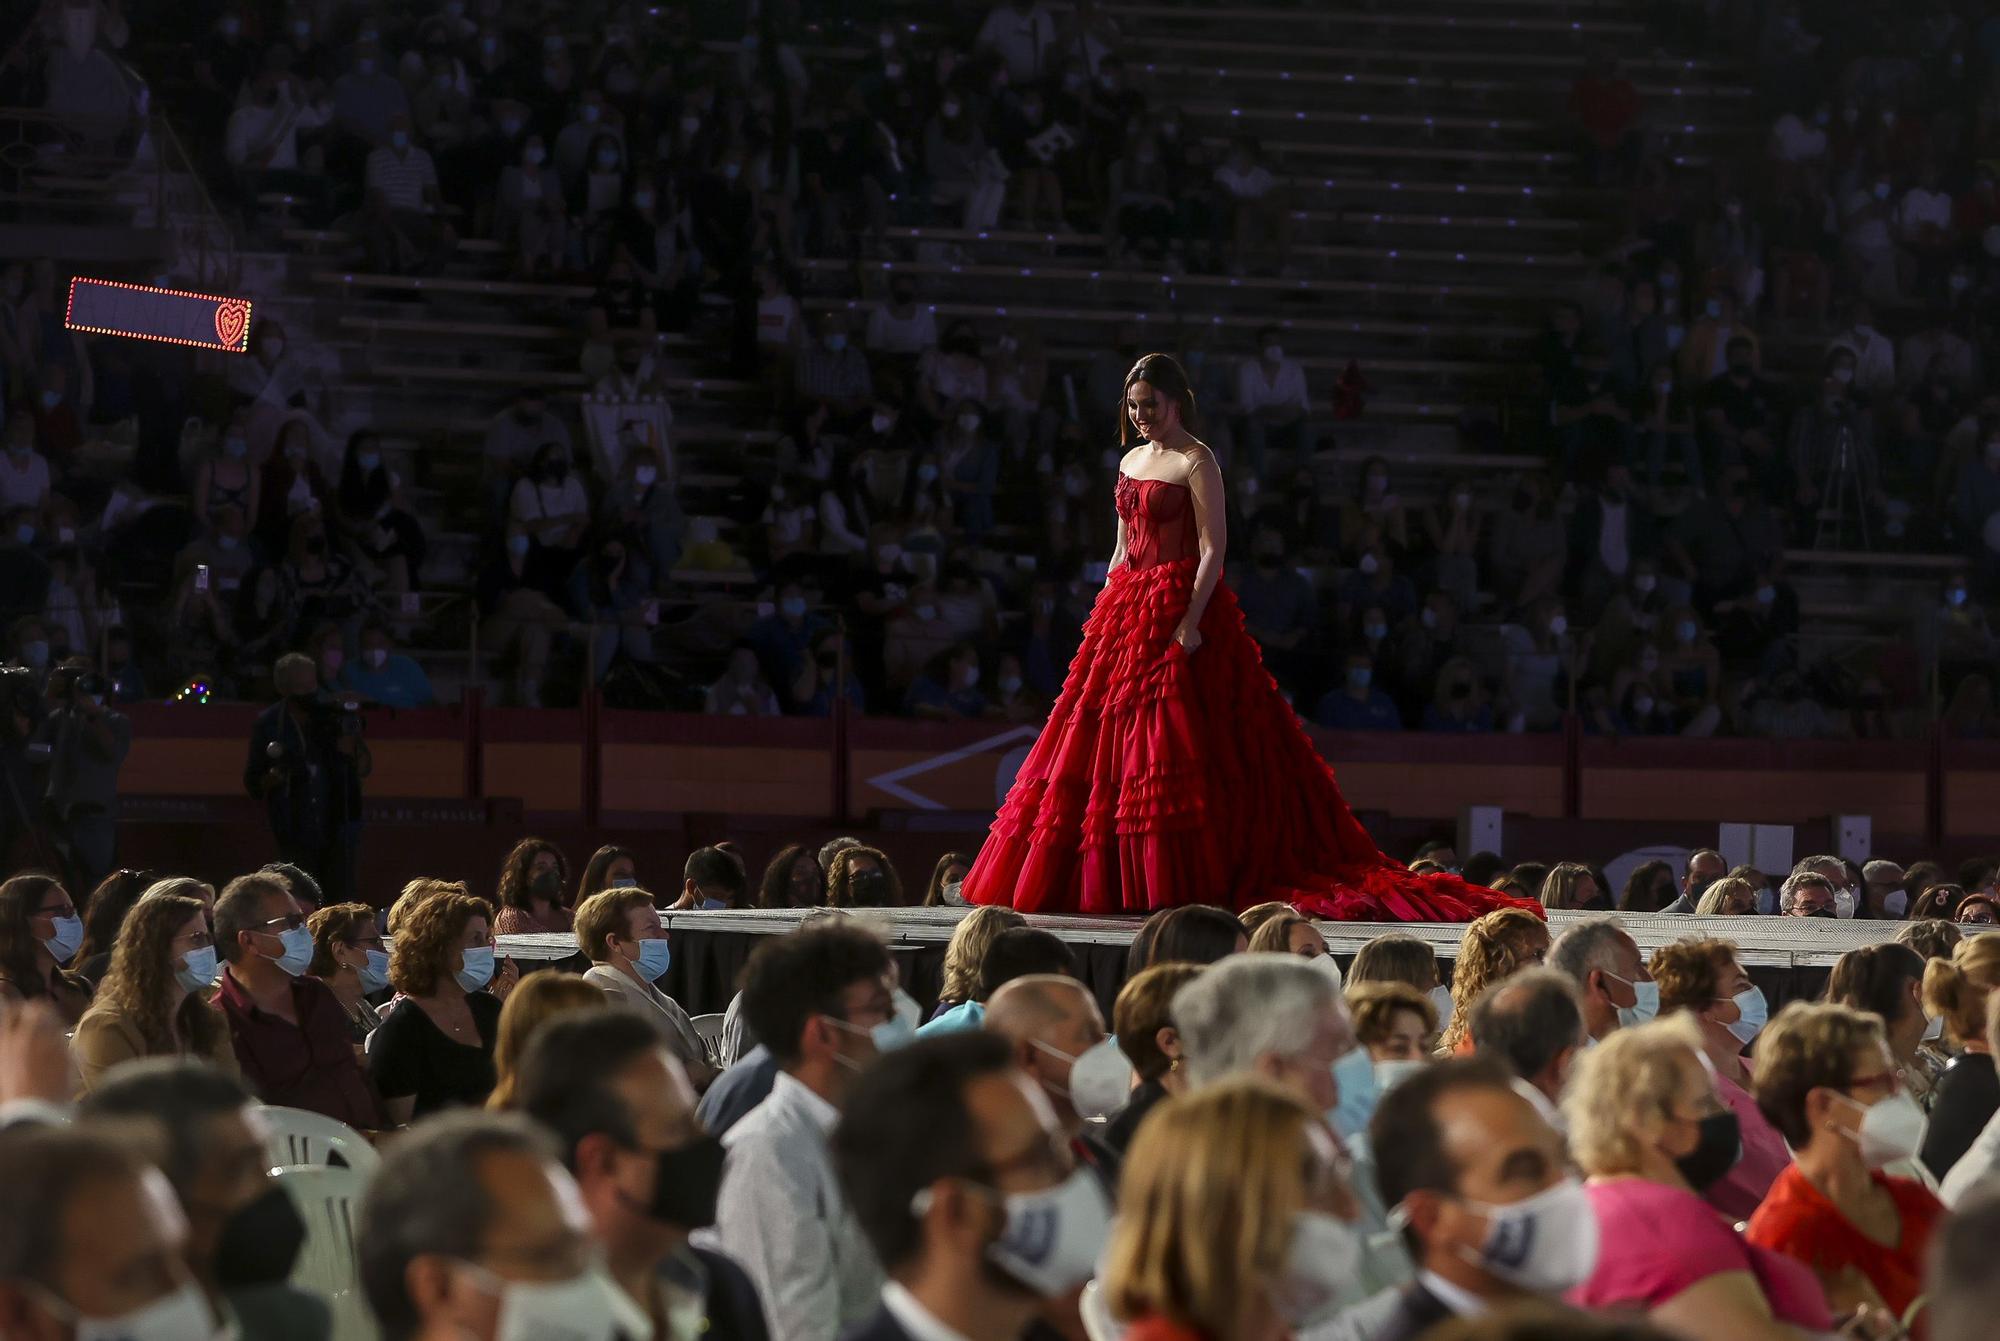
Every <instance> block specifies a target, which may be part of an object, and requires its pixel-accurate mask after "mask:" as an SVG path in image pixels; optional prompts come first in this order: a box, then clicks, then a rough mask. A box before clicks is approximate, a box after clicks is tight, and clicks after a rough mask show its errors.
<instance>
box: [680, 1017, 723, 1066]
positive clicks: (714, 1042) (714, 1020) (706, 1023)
mask: <svg viewBox="0 0 2000 1341" xmlns="http://www.w3.org/2000/svg"><path fill="white" fill-rule="evenodd" d="M728 1018H729V1017H728V1016H727V1015H696V1016H694V1017H693V1018H691V1019H690V1020H689V1021H688V1023H689V1024H691V1025H693V1026H694V1032H695V1036H696V1037H697V1038H699V1039H700V1040H701V1046H702V1047H703V1048H704V1049H705V1050H706V1051H707V1052H708V1060H709V1061H711V1062H713V1061H715V1060H716V1059H717V1058H719V1057H720V1056H721V1055H722V1025H723V1021H725V1020H727V1019H728Z"/></svg>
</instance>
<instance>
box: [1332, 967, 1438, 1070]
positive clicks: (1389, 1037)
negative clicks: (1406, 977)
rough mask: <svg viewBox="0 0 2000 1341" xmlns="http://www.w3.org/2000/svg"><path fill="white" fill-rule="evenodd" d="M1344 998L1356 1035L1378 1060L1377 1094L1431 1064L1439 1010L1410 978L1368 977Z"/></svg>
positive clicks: (1371, 1056) (1352, 987)
mask: <svg viewBox="0 0 2000 1341" xmlns="http://www.w3.org/2000/svg"><path fill="white" fill-rule="evenodd" d="M1346 997H1347V1011H1348V1014H1350V1015H1351V1016H1353V1017H1354V1037H1355V1038H1356V1039H1357V1040H1359V1041H1360V1043H1361V1046H1362V1047H1364V1048H1366V1049H1367V1050H1368V1058H1369V1060H1370V1061H1371V1062H1373V1063H1374V1064H1375V1090H1376V1093H1377V1094H1386V1093H1387V1092H1388V1091H1389V1089H1390V1087H1391V1086H1393V1085H1394V1084H1395V1083H1396V1082H1397V1081H1399V1080H1402V1079H1404V1078H1406V1077H1408V1076H1409V1075H1410V1074H1412V1073H1413V1072H1416V1071H1420V1070H1422V1069H1423V1068H1424V1067H1426V1066H1429V1065H1430V1064H1431V1040H1433V1039H1434V1038H1436V1037H1437V1030H1438V1010H1437V1003H1436V1002H1435V1001H1433V1000H1432V999H1431V998H1430V997H1429V996H1428V995H1426V994H1425V993H1423V992H1419V991H1418V990H1417V989H1416V988H1414V987H1412V986H1410V985H1409V984H1408V983H1403V982H1366V983H1357V984H1354V985H1352V986H1350V987H1349V988H1348V989H1347V992H1346Z"/></svg>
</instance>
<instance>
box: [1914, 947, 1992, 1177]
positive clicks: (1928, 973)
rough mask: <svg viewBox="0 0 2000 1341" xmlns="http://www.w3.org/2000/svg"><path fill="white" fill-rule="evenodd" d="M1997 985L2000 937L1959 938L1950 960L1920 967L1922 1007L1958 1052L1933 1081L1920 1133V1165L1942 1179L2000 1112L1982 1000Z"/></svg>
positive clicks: (1933, 961) (1985, 998) (1932, 961)
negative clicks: (1925, 1121)
mask: <svg viewBox="0 0 2000 1341" xmlns="http://www.w3.org/2000/svg"><path fill="white" fill-rule="evenodd" d="M1995 987H2000V935H1985V936H1974V937H1972V938H1971V939H1969V940H1962V941H1960V942H1959V943H1958V948H1957V949H1955V950H1953V951H1952V952H1951V958H1950V959H1933V960H1931V961H1930V962H1929V963H1928V964H1926V965H1925V966H1924V1010H1925V1011H1926V1012H1928V1013H1929V1014H1932V1015H1936V1016H1938V1017H1939V1018H1940V1019H1942V1020H1943V1021H1944V1037H1945V1042H1946V1043H1947V1044H1948V1045H1949V1046H1950V1047H1951V1048H1952V1050H1953V1051H1954V1052H1955V1053H1956V1055H1955V1056H1954V1057H1953V1058H1952V1059H1951V1063H1950V1064H1949V1065H1948V1066H1946V1067H1945V1069H1944V1075H1943V1077H1942V1078H1940V1079H1939V1081H1938V1083H1937V1091H1936V1098H1935V1099H1933V1100H1932V1102H1931V1125H1930V1130H1929V1131H1927V1132H1926V1133H1925V1134H1924V1149H1923V1160H1924V1164H1925V1165H1926V1166H1927V1167H1928V1168H1929V1169H1930V1171H1931V1175H1932V1176H1933V1177H1935V1178H1937V1179H1939V1180H1940V1181H1942V1180H1943V1178H1944V1176H1945V1175H1946V1174H1948V1173H1950V1172H1951V1166H1952V1165H1954V1164H1956V1163H1958V1161H1959V1157H1960V1156H1962V1155H1964V1154H1965V1152H1966V1150H1967V1149H1968V1148H1969V1147H1970V1146H1971V1145H1972V1141H1973V1138H1974V1137H1976V1136H1978V1135H1979V1130H1980V1128H1982V1127H1984V1126H1985V1125H1986V1123H1987V1121H1988V1120H1989V1119H1990V1118H1992V1116H1993V1114H1994V1113H1995V1112H1996V1111H2000V1075H1996V1074H1995V1072H1994V1069H1993V1049H1992V1045H1991V1044H1990V1043H1989V1042H1988V1041H1987V1038H1986V1001H1987V998H1988V997H1990V996H1991V995H1992V994H1993V989H1994V988H1995Z"/></svg>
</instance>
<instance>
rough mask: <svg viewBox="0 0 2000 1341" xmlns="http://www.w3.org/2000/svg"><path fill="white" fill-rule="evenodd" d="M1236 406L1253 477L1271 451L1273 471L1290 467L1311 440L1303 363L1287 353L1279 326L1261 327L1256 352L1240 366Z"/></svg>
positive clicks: (1263, 470)
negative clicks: (1276, 458)
mask: <svg viewBox="0 0 2000 1341" xmlns="http://www.w3.org/2000/svg"><path fill="white" fill-rule="evenodd" d="M1236 408H1237V411H1238V412H1239V413H1240V414H1242V416H1243V433H1242V437H1241V439H1240V441H1241V442H1242V444H1243V449H1244V453H1245V455H1244V460H1245V463H1246V464H1247V465H1248V466H1249V468H1250V472H1251V473H1252V474H1254V475H1263V474H1266V473H1267V472H1266V470H1265V460H1264V458H1265V453H1266V452H1267V451H1270V450H1275V451H1277V452H1278V453H1279V457H1280V459H1278V460H1276V461H1274V462H1273V463H1272V465H1271V470H1272V471H1278V470H1289V469H1291V467H1292V465H1293V464H1294V463H1295V462H1296V461H1298V460H1300V459H1302V458H1303V456H1304V455H1305V452H1306V451H1307V449H1308V448H1309V447H1310V446H1311V444H1312V429H1311V425H1310V423H1309V421H1308V418H1307V416H1309V415H1310V414H1311V413H1312V398H1311V396H1310V395H1308V394H1307V391H1306V370H1305V366H1304V365H1303V364H1301V363H1300V362H1299V361H1298V360H1297V359H1292V358H1286V357H1285V346H1284V343H1283V332H1282V331H1280V330H1279V329H1278V328H1277V327H1276V326H1266V327H1265V328H1264V329H1263V330H1260V331H1258V332H1257V353H1256V354H1255V355H1254V356H1251V357H1248V358H1245V359H1244V360H1243V361H1242V362H1241V363H1239V364H1238V365H1237V369H1236Z"/></svg>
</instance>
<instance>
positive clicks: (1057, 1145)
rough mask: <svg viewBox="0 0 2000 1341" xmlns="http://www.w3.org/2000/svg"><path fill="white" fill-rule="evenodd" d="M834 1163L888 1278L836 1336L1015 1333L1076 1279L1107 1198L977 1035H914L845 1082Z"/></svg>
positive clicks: (999, 1050) (1084, 1270)
mask: <svg viewBox="0 0 2000 1341" xmlns="http://www.w3.org/2000/svg"><path fill="white" fill-rule="evenodd" d="M833 1159H834V1167H835V1169H836V1170H837V1171H838V1173H839V1175H840V1179H841V1184H842V1186H843V1187H844V1188H845V1189H846V1190H847V1194H848V1198H849V1201H850V1202H851V1204H852V1205H853V1206H854V1209H855V1217H856V1219H858V1220H859V1221H860V1224H861V1228H862V1230H863V1231H864V1232H865V1233H866V1234H867V1235H868V1239H869V1242H870V1243H871V1244H873V1245H874V1248H875V1251H876V1254H877V1255H878V1256H879V1257H880V1259H881V1261H882V1264H883V1266H884V1268H885V1269H886V1270H887V1271H888V1273H889V1280H888V1282H887V1283H886V1284H884V1285H883V1287H882V1295H881V1303H880V1306H879V1307H878V1308H877V1309H876V1311H875V1313H874V1315H873V1316H872V1317H870V1318H869V1319H868V1320H867V1321H866V1322H865V1323H863V1324H862V1325H861V1326H859V1327H857V1328H855V1329H853V1330H852V1331H850V1332H848V1333H847V1336H846V1341H941V1338H943V1337H946V1336H951V1337H956V1338H960V1339H961V1341H1015V1338H1018V1337H1021V1336H1022V1335H1023V1334H1024V1333H1028V1332H1029V1331H1030V1329H1031V1328H1032V1329H1035V1330H1036V1331H1042V1330H1045V1326H1044V1325H1042V1324H1039V1323H1038V1318H1039V1316H1040V1315H1041V1313H1042V1311H1043V1310H1044V1309H1045V1308H1046V1307H1048V1304H1049V1301H1052V1300H1057V1299H1062V1298H1066V1297H1067V1296H1069V1295H1071V1294H1072V1293H1073V1292H1075V1291H1076V1290H1077V1289H1078V1288H1079V1287H1081V1286H1082V1285H1083V1283H1084V1282H1085V1281H1086V1280H1088V1279H1089V1278H1090V1276H1091V1273H1092V1271H1093V1269H1094V1266H1095V1263H1096V1260H1097V1257H1098V1254H1099V1253H1100V1252H1102V1250H1103V1248H1104V1244H1105V1240H1106V1237H1107V1235H1108V1233H1109V1230H1110V1224H1111V1214H1110V1205H1109V1202H1108V1201H1107V1199H1106V1197H1105V1195H1104V1192H1103V1191H1102V1189H1101V1188H1100V1187H1099V1186H1098V1184H1097V1182H1096V1180H1095V1179H1094V1178H1093V1177H1092V1175H1091V1174H1090V1172H1089V1171H1088V1170H1087V1169H1084V1168H1082V1167H1080V1166H1079V1165H1078V1164H1077V1163H1076V1161H1075V1159H1074V1157H1073V1155H1072V1154H1071V1153H1070V1150H1069V1143H1068V1137H1067V1135H1066V1133H1065V1132H1064V1130H1063V1129H1062V1126H1061V1124H1060V1123H1059V1122H1058V1120H1057V1118H1056V1115H1055V1113H1054V1112H1053V1111H1052V1110H1051V1108H1050V1105H1049V1102H1048V1100H1047V1098H1046V1097H1045V1095H1044V1093H1043V1091H1042V1089H1041V1087H1039V1086H1037V1085H1036V1084H1035V1083H1034V1081H1033V1080H1031V1079H1030V1078H1029V1077H1028V1076H1026V1075H1024V1074H1023V1073H1022V1072H1021V1071H1020V1069H1019V1068H1018V1067H1017V1066H1015V1065H1014V1063H1013V1053H1012V1050H1011V1049H1009V1048H1008V1047H1007V1046H1006V1044H1005V1043H1004V1042H1003V1041H1002V1040H1001V1039H999V1038H996V1037H994V1036H992V1035H989V1034H978V1033H971V1034H956V1035H951V1036H948V1037H945V1038H938V1039H926V1040H924V1041H922V1042H919V1043H917V1044H914V1045H912V1046H911V1047H910V1048H908V1049H906V1050H905V1051H903V1052H901V1053H898V1054H896V1055H894V1056H891V1057H888V1058H886V1059H884V1060H883V1061H882V1063H881V1064H880V1065H878V1066H876V1067H875V1068H874V1069H872V1070H871V1071H870V1072H869V1073H868V1074H867V1075H866V1076H864V1077H863V1078H862V1079H861V1081H860V1082H859V1083H858V1084H857V1085H856V1086H855V1090H854V1093H853V1095H852V1096H850V1098H849V1102H848V1108H847V1112H846V1114H845V1116H844V1117H843V1118H842V1121H841V1124H840V1126H839V1127H838V1128H837V1129H836V1130H835V1132H834V1137H833Z"/></svg>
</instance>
